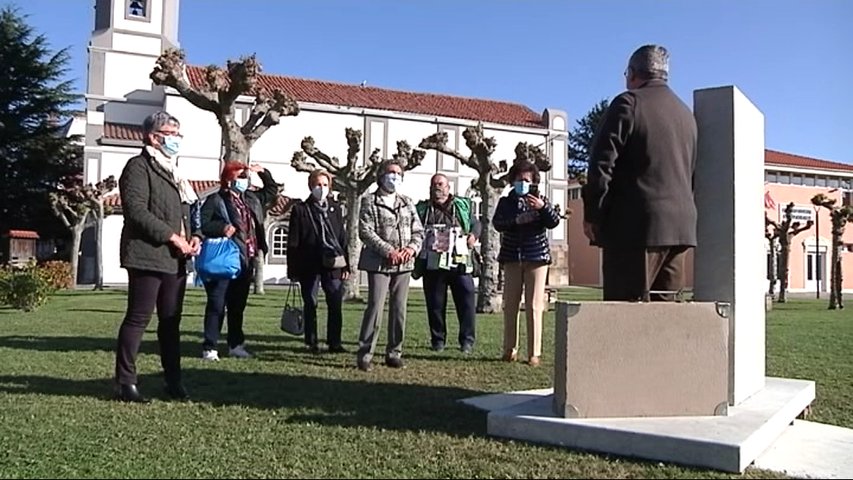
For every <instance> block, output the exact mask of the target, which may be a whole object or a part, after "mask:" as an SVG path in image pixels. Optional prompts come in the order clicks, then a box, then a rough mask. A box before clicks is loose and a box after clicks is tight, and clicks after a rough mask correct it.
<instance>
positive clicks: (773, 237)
mask: <svg viewBox="0 0 853 480" xmlns="http://www.w3.org/2000/svg"><path fill="white" fill-rule="evenodd" d="M775 226H776V222H774V221H773V220H770V217H768V216H767V215H765V216H764V238H766V239H767V243H768V244H769V248H770V254H769V257H768V258H769V263H768V264H767V272H768V276H769V278H768V281H769V282H770V286H769V287H768V289H767V293H769V294H770V295H775V294H776V280H778V278H779V272H778V271H777V268H778V267H777V266H776V263H777V262H776V256H777V253H776V250H777V249H778V247H777V246H778V244H779V242H778V240H779V232H778V231H777V230H776V228H775Z"/></svg>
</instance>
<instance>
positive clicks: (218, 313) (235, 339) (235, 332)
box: [202, 268, 254, 350]
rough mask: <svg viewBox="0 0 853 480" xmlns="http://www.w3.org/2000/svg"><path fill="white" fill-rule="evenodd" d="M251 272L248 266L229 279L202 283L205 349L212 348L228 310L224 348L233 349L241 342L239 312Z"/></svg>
mask: <svg viewBox="0 0 853 480" xmlns="http://www.w3.org/2000/svg"><path fill="white" fill-rule="evenodd" d="M253 276H254V272H253V269H252V268H247V269H243V271H242V272H241V273H240V276H239V277H237V278H235V279H232V280H229V279H223V280H212V281H209V282H204V289H205V290H206V291H207V305H206V306H205V307H204V342H203V343H202V348H203V349H205V350H216V345H217V343H219V334H220V332H222V323H223V320H224V319H225V311H226V308H227V310H228V347H229V348H234V347H236V346H237V345H241V344H242V343H243V342H244V341H245V337H244V336H243V311H244V310H245V309H246V302H247V301H248V299H249V286H250V285H251V283H252V277H253Z"/></svg>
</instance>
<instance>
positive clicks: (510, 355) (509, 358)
mask: <svg viewBox="0 0 853 480" xmlns="http://www.w3.org/2000/svg"><path fill="white" fill-rule="evenodd" d="M516 360H518V354H517V353H515V352H513V351H509V352H506V353H504V356H503V361H504V362H514V361H516Z"/></svg>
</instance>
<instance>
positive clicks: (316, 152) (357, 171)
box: [290, 128, 426, 300]
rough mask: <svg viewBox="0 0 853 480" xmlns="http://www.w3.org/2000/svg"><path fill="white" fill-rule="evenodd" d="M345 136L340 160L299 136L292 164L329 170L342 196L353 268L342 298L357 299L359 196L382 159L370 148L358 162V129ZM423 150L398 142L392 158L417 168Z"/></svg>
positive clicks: (307, 169) (406, 167)
mask: <svg viewBox="0 0 853 480" xmlns="http://www.w3.org/2000/svg"><path fill="white" fill-rule="evenodd" d="M344 135H345V136H346V140H347V160H346V163H344V164H341V162H340V160H338V158H337V157H330V156H328V155H326V154H325V153H323V152H322V151H320V149H318V148H317V147H316V146H315V145H314V139H313V138H312V137H305V138H304V139H303V140H302V145H301V146H302V150H301V151H296V152H294V153H293V159H292V160H291V161H290V164H291V166H293V168H295V169H296V170H297V171H299V172H311V171H313V170H314V169H316V168H317V166H318V165H319V167H320V168H322V169H324V170H326V171H328V172H329V173H330V174H331V175H332V176H333V177H334V182H332V187H333V189H334V190H335V191H336V192H339V193H340V194H341V195H343V197H344V207H345V209H346V229H347V242H348V244H349V246H348V250H349V251H348V252H347V256H348V257H349V263H350V265H351V266H352V268H353V274H352V275H350V276H349V278H348V279H347V280H346V282H344V298H345V299H346V300H354V299H358V298H360V296H361V292H360V289H361V282H360V279H359V276H358V272H357V271H355V267H356V265H358V256H359V253H360V252H361V241H360V240H359V238H358V218H359V214H360V211H361V197H362V195H364V193H365V192H367V190H368V189H369V188H370V186H371V185H373V184H374V183H376V176H377V173H378V172H377V169H378V168H379V165H380V164H381V163H382V158H381V156H380V150H379V149H378V148H377V149H375V150H373V152H372V153H371V154H370V156H369V157H368V158H367V161H365V162H364V163H363V164H361V165H359V161H358V156H359V153H360V152H361V131H360V130H356V129H352V128H347V129H346V130H345V132H344ZM306 155H307V156H308V157H311V158H312V159H314V161H315V162H317V163H316V164H315V163H313V162H310V161H308V160H307V158H306ZM424 156H426V152H424V151H423V150H417V149H415V150H413V149H412V147H410V146H409V144H408V143H407V142H405V141H399V142H397V153H395V154H394V155H393V158H394V159H396V160H399V161H400V163H401V164H402V165H403V170H406V171H408V170H412V169H413V168H417V167H418V166H419V165H420V164H421V162H423V160H424Z"/></svg>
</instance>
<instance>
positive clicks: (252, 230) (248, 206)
mask: <svg viewBox="0 0 853 480" xmlns="http://www.w3.org/2000/svg"><path fill="white" fill-rule="evenodd" d="M251 172H256V173H257V174H258V176H259V177H261V181H263V183H264V186H263V188H261V189H260V190H255V191H252V190H249V175H250V173H251ZM220 183H221V185H222V187H221V188H220V190H219V192H217V193H214V194H212V195H210V196H209V197H208V198H207V200H205V202H204V205H203V206H202V207H201V231H202V233H203V234H204V236H205V237H229V238H232V239H233V240H234V241H235V243H237V246H238V247H239V249H240V267H241V268H240V274H239V275H238V276H237V278H233V279H227V278H224V279H223V278H219V279H204V278H203V279H202V281H203V282H204V289H205V290H206V291H207V305H206V306H205V309H204V341H203V343H202V349H203V350H202V355H201V356H202V358H203V359H204V360H219V353H218V352H217V350H216V347H217V343H218V342H219V334H220V332H221V331H222V323H223V321H224V319H225V311H226V307H227V311H228V355H229V356H231V357H236V358H249V357H251V356H252V355H251V353H249V352H248V351H247V350H246V347H245V344H244V343H245V336H244V335H243V311H244V310H245V309H246V301H247V300H248V298H249V286H250V285H251V283H252V279H253V278H254V274H255V272H254V262H255V259H256V258H257V257H261V258H263V256H264V255H266V253H267V251H268V250H269V247H268V246H267V240H266V238H267V235H266V232H265V231H264V219H265V218H266V215H267V210H268V209H269V206H270V205H271V204H272V202H273V201H274V200H275V198H276V197H277V196H278V184H276V182H275V180H273V178H272V175H271V174H270V172H269V170H267V169H265V168H263V167H261V166H260V165H252V166H251V167H250V166H248V165H246V164H244V163H241V162H234V161H232V162H227V163H226V164H225V167H224V168H223V169H222V174H221V176H220Z"/></svg>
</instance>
